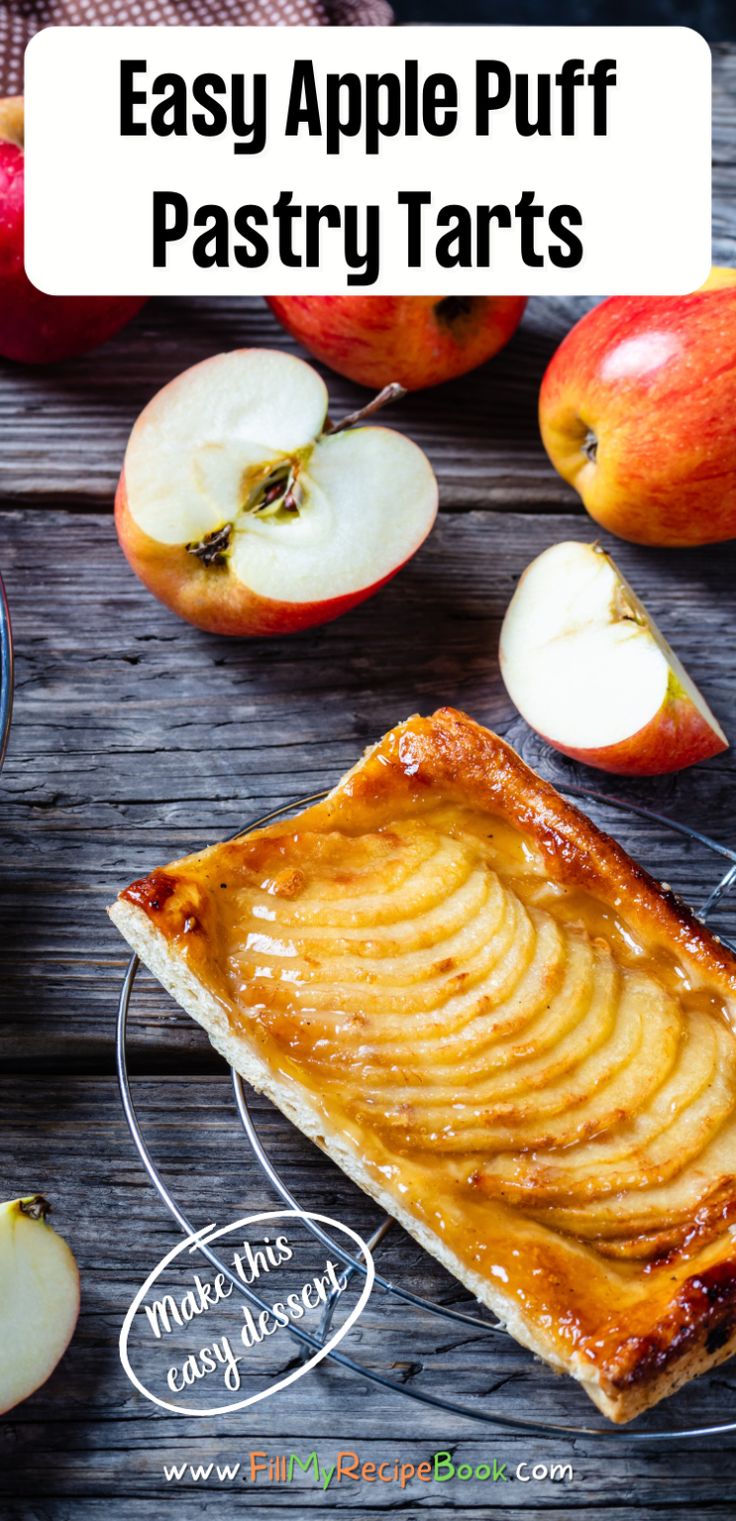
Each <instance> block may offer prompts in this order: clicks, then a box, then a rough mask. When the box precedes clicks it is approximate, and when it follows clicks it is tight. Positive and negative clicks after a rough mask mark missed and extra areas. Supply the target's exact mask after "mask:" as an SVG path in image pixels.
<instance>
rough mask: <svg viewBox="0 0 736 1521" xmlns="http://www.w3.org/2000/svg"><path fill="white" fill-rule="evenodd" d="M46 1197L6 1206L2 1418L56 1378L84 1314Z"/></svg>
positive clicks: (1, 1229) (0, 1317) (0, 1207)
mask: <svg viewBox="0 0 736 1521" xmlns="http://www.w3.org/2000/svg"><path fill="white" fill-rule="evenodd" d="M48 1208H49V1206H48V1203H47V1201H46V1200H45V1199H44V1198H43V1197H42V1196H41V1195H40V1194H33V1195H31V1196H30V1197H29V1198H26V1199H12V1200H10V1201H9V1202H8V1203H7V1204H0V1285H2V1294H0V1348H1V1349H2V1355H1V1356H0V1414H1V1413H3V1412H4V1411H6V1410H12V1408H13V1406H14V1405H19V1404H20V1402H21V1400H24V1399H27V1398H28V1395H29V1394H33V1391H34V1389H38V1388H39V1387H40V1385H41V1384H44V1383H45V1382H46V1379H47V1378H49V1376H50V1375H51V1374H52V1373H53V1371H54V1368H55V1367H56V1364H57V1363H58V1362H59V1360H60V1359H61V1357H63V1355H64V1353H65V1351H66V1349H67V1347H68V1345H69V1342H70V1341H71V1338H72V1334H73V1331H74V1327H75V1326H76V1323H77V1316H78V1314H79V1273H78V1271H77V1264H76V1262H75V1261H74V1257H73V1256H72V1253H71V1251H70V1249H69V1247H68V1246H67V1244H66V1242H65V1241H63V1240H62V1238H61V1236H58V1235H57V1234H56V1231H55V1230H52V1228H51V1226H50V1225H48V1224H47V1222H46V1215H47V1213H48Z"/></svg>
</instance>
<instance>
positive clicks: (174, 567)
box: [115, 470, 429, 638]
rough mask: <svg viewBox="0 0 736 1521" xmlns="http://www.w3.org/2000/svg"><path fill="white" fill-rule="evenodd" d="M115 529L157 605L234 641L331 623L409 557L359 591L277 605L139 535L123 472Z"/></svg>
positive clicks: (222, 572) (178, 548)
mask: <svg viewBox="0 0 736 1521" xmlns="http://www.w3.org/2000/svg"><path fill="white" fill-rule="evenodd" d="M115 527H116V529H117V533H118V538H119V540H120V547H121V549H122V551H123V553H124V555H125V558H126V560H127V561H128V564H129V565H130V567H131V569H132V570H134V571H135V573H136V575H137V576H138V577H139V578H140V580H141V581H142V582H143V584H144V586H147V587H148V590H149V591H150V592H153V595H154V597H157V598H158V600H159V602H163V603H164V604H165V606H166V607H169V608H171V611H172V612H174V613H178V615H179V617H180V618H184V619H185V620H186V621H187V623H193V624H194V626H195V628H201V629H204V631H205V633H208V634H230V635H233V636H236V637H250V638H263V637H266V636H268V635H278V634H296V633H298V632H299V631H300V630H301V629H306V628H314V627H315V626H316V625H317V624H320V623H331V622H332V621H333V619H335V618H339V617H340V616H341V614H342V613H347V612H348V611H349V610H350V608H351V607H357V605H358V603H359V602H365V601H366V600H367V598H368V597H372V596H373V594H374V592H377V591H380V589H381V587H382V586H385V585H386V583H387V582H388V581H391V580H393V577H394V576H395V575H396V574H397V573H398V571H400V570H401V569H402V568H403V566H404V565H406V564H407V563H408V560H409V559H411V557H412V556H411V555H409V556H407V559H406V560H403V561H402V563H401V565H396V566H395V567H394V568H393V570H391V571H390V572H389V574H388V575H386V576H383V577H381V579H380V580H378V581H375V582H373V584H372V585H371V586H362V587H360V589H359V590H358V591H355V592H350V593H349V594H348V595H346V596H343V597H331V598H326V599H325V600H324V601H323V602H278V601H275V600H272V599H271V598H268V597H260V596H259V595H258V594H257V593H256V592H253V591H251V590H250V589H249V588H248V587H247V586H244V585H243V582H242V581H239V580H238V579H237V577H236V576H233V575H231V573H230V572H229V570H228V569H227V567H226V566H217V565H212V566H206V565H203V564H202V563H201V561H200V560H198V559H197V557H196V555H192V554H190V553H189V551H188V550H187V549H186V548H185V547H184V546H183V545H175V544H162V543H160V541H159V540H158V539H152V538H151V537H150V535H149V534H147V533H144V532H143V530H142V529H141V528H139V527H138V524H137V523H136V521H135V519H134V517H133V515H132V513H131V511H130V508H129V507H128V498H127V493H126V489H125V471H124V470H123V472H122V473H121V476H120V480H119V482H118V488H117V491H116V493H115ZM427 532H429V529H428V530H427ZM421 542H422V540H420V541H419V542H418V543H417V545H416V546H415V549H418V548H419V544H420V543H421ZM414 553H415V550H412V554H414Z"/></svg>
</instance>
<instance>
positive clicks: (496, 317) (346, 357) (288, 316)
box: [268, 296, 526, 391]
mask: <svg viewBox="0 0 736 1521" xmlns="http://www.w3.org/2000/svg"><path fill="white" fill-rule="evenodd" d="M268 304H269V306H270V307H271V310H272V312H274V314H275V315H276V316H277V317H278V319H279V322H281V323H282V324H283V326H284V327H285V328H286V329H287V331H288V332H290V333H291V334H292V335H293V336H294V338H296V339H298V341H299V343H302V344H303V345H304V347H305V349H308V351H309V353H310V354H313V355H314V356H315V358H316V359H320V360H321V361H322V363H323V364H326V365H329V367H330V369H332V370H336V371H337V373H338V375H345V376H347V378H348V380H355V381H357V382H358V384H359V385H362V386H370V387H372V389H374V390H376V391H378V390H380V389H381V388H382V387H383V386H385V385H389V384H390V382H391V381H392V380H398V381H399V383H400V384H401V385H402V386H404V387H405V389H406V390H407V391H420V390H423V389H424V388H425V387H427V386H436V385H440V383H441V382H442V381H445V380H453V379H454V378H455V377H456V376H458V375H465V374H466V373H467V371H468V370H474V369H476V368H477V366H478V365H479V364H484V363H485V361H486V360H487V359H490V358H491V357H492V355H494V354H497V353H498V351H499V349H502V348H503V347H504V344H506V343H508V341H509V338H510V337H511V336H512V334H513V333H515V332H516V329H517V327H518V326H519V323H520V321H521V318H522V314H523V311H524V307H525V306H526V296H464V297H463V296H458V297H456V296H445V297H443V296H269V298H268Z"/></svg>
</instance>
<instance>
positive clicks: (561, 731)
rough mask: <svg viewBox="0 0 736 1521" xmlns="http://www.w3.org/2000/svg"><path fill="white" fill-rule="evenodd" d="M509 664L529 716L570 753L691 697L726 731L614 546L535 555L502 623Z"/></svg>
mask: <svg viewBox="0 0 736 1521" xmlns="http://www.w3.org/2000/svg"><path fill="white" fill-rule="evenodd" d="M500 660H501V669H502V673H503V677H504V681H505V683H506V686H507V689H508V691H509V695H510V696H511V697H512V699H513V701H514V702H515V703H516V706H517V707H518V709H519V711H520V713H521V714H522V716H523V717H524V718H525V719H526V720H527V722H528V723H529V724H530V725H531V726H532V728H534V729H536V730H537V732H538V733H539V734H541V735H543V736H544V738H545V739H547V740H548V741H549V742H550V744H552V745H556V746H557V747H558V748H560V749H564V750H566V751H567V752H568V753H576V754H578V755H580V754H581V752H588V751H600V750H606V749H607V748H609V747H611V746H616V745H620V744H621V743H622V742H623V741H625V740H627V739H628V738H630V737H631V736H633V735H636V734H638V733H639V732H640V731H641V730H643V729H645V727H646V726H647V724H649V723H650V722H651V720H652V719H653V718H654V716H655V715H656V714H657V713H659V712H660V710H661V709H662V707H663V705H665V704H666V703H667V701H668V699H669V700H671V699H673V698H677V697H683V698H685V699H686V700H688V701H689V703H691V704H692V706H693V707H694V708H695V710H696V711H697V712H698V713H699V714H700V716H701V717H702V719H703V721H704V722H705V723H706V724H707V725H708V726H709V728H710V729H712V730H713V731H715V734H716V735H717V736H719V738H720V740H721V741H722V746H721V745H719V746H718V748H722V747H723V746H725V744H726V739H725V736H724V734H723V732H722V730H721V728H720V726H719V724H718V722H717V720H716V719H715V717H714V716H713V714H712V713H711V711H710V709H709V708H708V706H707V704H706V702H705V700H704V698H703V697H702V696H701V694H700V692H699V691H698V689H697V687H696V686H695V684H694V683H693V682H692V681H691V679H690V677H689V676H688V674H687V672H686V671H685V669H684V667H683V666H682V664H681V663H680V661H679V660H678V658H677V656H676V655H675V653H674V651H673V650H672V649H671V648H670V646H669V645H668V644H667V642H666V640H665V639H664V638H663V636H662V634H661V633H660V632H659V629H658V628H657V627H656V625H655V623H654V622H653V620H652V619H651V618H650V617H649V615H648V613H647V612H646V609H645V608H644V606H643V604H642V603H641V601H640V600H639V598H638V597H637V596H636V593H635V592H634V591H633V589H632V587H631V586H630V585H629V584H628V582H627V581H626V580H625V578H624V577H623V576H622V575H621V572H620V571H619V570H618V567H617V566H616V565H615V564H614V562H613V560H612V559H611V558H610V556H609V555H607V554H606V553H604V552H603V551H601V550H599V549H598V548H597V546H596V545H593V544H579V543H572V542H570V543H563V544H555V545H553V546H552V547H551V548H550V549H548V550H545V551H544V553H543V554H541V555H539V556H538V558H537V559H536V560H534V561H532V563H531V565H529V566H528V568H527V569H526V571H525V572H524V574H523V576H522V578H521V581H520V583H519V586H518V587H517V590H516V592H515V594H514V596H513V598H512V600H511V603H510V605H509V608H508V611H507V613H506V617H505V619H504V623H503V628H502V632H501V647H500Z"/></svg>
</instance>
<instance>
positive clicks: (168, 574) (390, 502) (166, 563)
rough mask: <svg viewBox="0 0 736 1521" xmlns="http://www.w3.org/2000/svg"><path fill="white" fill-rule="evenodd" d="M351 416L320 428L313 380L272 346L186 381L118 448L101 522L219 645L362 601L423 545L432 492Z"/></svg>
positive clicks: (403, 457) (419, 464) (213, 364)
mask: <svg viewBox="0 0 736 1521" xmlns="http://www.w3.org/2000/svg"><path fill="white" fill-rule="evenodd" d="M379 400H380V398H379ZM373 409H375V404H374V406H373V407H368V408H366V409H364V410H366V411H371V410H373ZM361 416H362V414H356V415H354V416H353V417H352V418H350V419H346V420H345V422H344V423H343V424H342V426H338V427H333V426H330V424H329V423H327V421H326V419H327V390H326V387H325V384H324V381H323V380H322V379H321V378H320V376H319V375H318V374H317V372H316V370H313V369H312V367H311V365H308V364H305V362H304V360H303V359H296V358H294V357H293V355H291V354H284V353H281V352H280V351H279V350H278V349H240V350H237V351H236V352H235V353H232V354H216V355H215V356H214V357H213V358H211V359H205V360H203V361H202V363H201V364H196V365H193V366H192V368H191V369H189V370H185V371H184V373H183V374H182V375H179V376H177V378H176V379H175V380H172V381H170V382H169V384H168V385H167V386H164V388H163V390H161V391H159V392H158V395H156V396H154V398H153V400H152V401H150V402H149V403H148V406H147V407H145V408H144V410H143V412H142V413H141V415H140V417H139V418H138V421H137V422H136V424H135V426H134V428H133V431H132V433H131V435H130V439H129V441H128V447H127V449H126V453H125V464H124V468H123V472H122V474H121V477H120V484H119V486H118V491H117V496H116V499H115V524H116V527H117V531H118V536H119V539H120V543H121V546H122V548H123V550H124V552H125V555H126V556H127V558H128V560H129V562H130V564H131V565H132V567H133V570H134V571H135V572H136V574H137V575H138V576H140V578H141V580H142V581H143V582H144V583H145V585H146V586H147V587H148V588H149V590H150V591H152V592H153V593H154V595H155V596H157V597H158V598H159V599H160V601H161V602H165V603H166V605H167V607H170V608H172V610H173V611H174V612H176V613H179V614H180V616H181V617H182V618H186V619H188V621H189V622H190V623H195V624H196V625H197V626H198V628H202V629H206V630H207V631H209V632H210V633H217V634H241V635H263V634H288V633H293V632H295V631H296V630H297V629H304V628H310V627H312V626H313V625H314V624H317V623H326V622H328V620H330V619H332V618H337V617H338V615H339V614H340V613H344V612H347V610H348V608H350V607H354V606H355V605H356V603H358V602H363V601H364V600H365V598H366V597H369V596H371V594H372V593H373V592H375V591H377V590H378V588H379V587H380V586H383V585H384V583H385V582H386V581H388V580H389V579H390V578H391V576H393V575H395V574H396V571H397V570H400V568H401V566H402V565H403V564H404V563H405V561H406V560H408V559H409V558H410V557H411V555H413V554H414V552H415V551H416V550H417V549H418V548H419V545H420V544H421V543H422V542H423V540H424V539H425V538H426V536H427V534H428V533H429V530H430V528H431V527H432V524H433V522H434V519H435V515H436V512H437V482H436V480H435V477H434V473H433V471H432V467H431V465H430V463H429V460H428V459H427V457H426V455H424V454H423V453H422V451H421V449H418V448H417V446H416V444H413V443H411V442H410V441H409V439H407V438H404V437H403V435H402V434H400V433H396V432H394V431H393V430H392V429H390V428H382V427H360V426H355V424H356V423H357V422H359V420H360V418H361ZM348 423H350V424H352V425H351V426H348Z"/></svg>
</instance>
